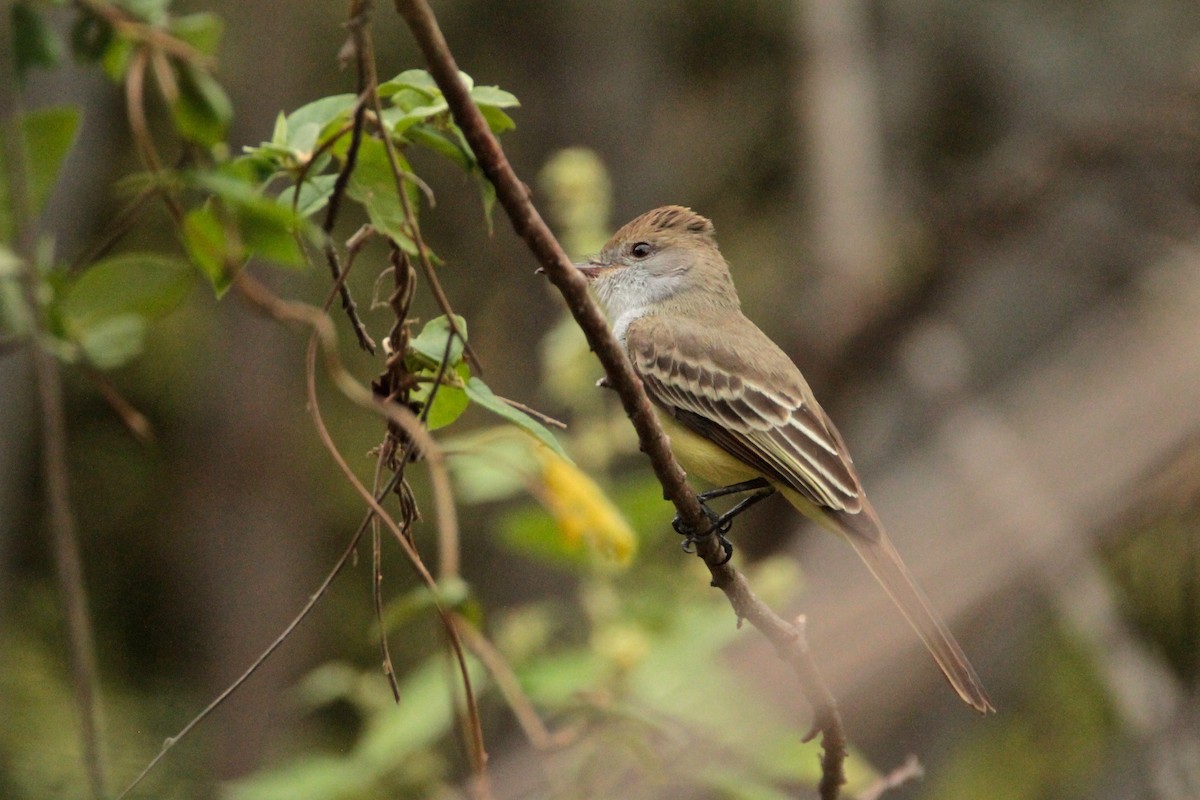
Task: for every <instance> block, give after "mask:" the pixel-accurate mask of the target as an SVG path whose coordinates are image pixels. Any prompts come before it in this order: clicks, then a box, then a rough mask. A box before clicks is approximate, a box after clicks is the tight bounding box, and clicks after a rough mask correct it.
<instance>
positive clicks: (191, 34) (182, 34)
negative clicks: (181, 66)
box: [167, 12, 225, 56]
mask: <svg viewBox="0 0 1200 800" xmlns="http://www.w3.org/2000/svg"><path fill="white" fill-rule="evenodd" d="M167 30H169V31H170V32H171V33H172V34H173V35H174V36H175V37H177V38H179V39H182V40H183V41H185V42H187V43H188V44H190V45H191V46H192V47H194V48H196V49H197V50H199V51H200V52H201V53H204V54H205V55H208V56H211V55H216V52H217V47H218V46H219V45H220V44H221V34H222V32H223V31H224V30H225V22H224V21H223V20H222V19H221V18H220V17H219V16H217V15H216V14H211V13H207V12H202V13H199V14H186V15H184V16H182V17H176V18H175V19H173V20H171V23H170V25H168V26H167Z"/></svg>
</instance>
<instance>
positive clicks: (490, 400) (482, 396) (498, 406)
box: [467, 378, 571, 461]
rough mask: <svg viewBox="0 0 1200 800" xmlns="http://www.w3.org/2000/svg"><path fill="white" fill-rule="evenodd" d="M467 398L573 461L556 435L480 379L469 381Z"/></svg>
mask: <svg viewBox="0 0 1200 800" xmlns="http://www.w3.org/2000/svg"><path fill="white" fill-rule="evenodd" d="M467 397H469V398H471V402H472V403H477V404H479V405H481V406H483V407H484V408H486V409H487V410H488V411H491V412H492V413H493V414H496V415H498V416H500V417H503V418H504V419H506V420H508V421H509V422H511V423H513V424H514V425H516V426H517V427H519V428H521V429H522V430H524V431H526V432H527V433H529V434H531V435H532V436H533V437H534V438H535V439H537V440H538V441H539V442H541V443H542V444H544V445H546V446H547V447H549V448H550V449H551V450H553V451H554V452H555V453H557V454H558V455H560V456H562V457H563V458H564V459H566V460H567V461H570V460H571V459H570V457H569V456H568V455H567V454H566V451H564V450H563V449H562V445H560V444H559V443H558V439H556V438H554V434H552V433H551V432H550V431H549V429H547V428H546V426H545V425H543V424H542V423H540V422H538V421H537V420H536V419H534V418H533V417H531V416H529V415H528V414H526V413H525V412H524V411H521V410H519V409H516V408H513V407H512V406H510V405H509V404H508V403H506V402H504V401H503V400H501V399H500V398H499V397H497V396H496V395H495V394H494V393H493V392H492V390H491V389H489V388H488V385H487V384H486V383H484V382H483V381H481V380H479V378H471V379H470V380H469V381H467Z"/></svg>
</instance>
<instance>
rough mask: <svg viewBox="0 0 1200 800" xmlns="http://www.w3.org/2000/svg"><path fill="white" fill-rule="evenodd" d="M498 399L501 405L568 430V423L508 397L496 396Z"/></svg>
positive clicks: (554, 426)
mask: <svg viewBox="0 0 1200 800" xmlns="http://www.w3.org/2000/svg"><path fill="white" fill-rule="evenodd" d="M496 399H497V400H499V401H500V402H501V403H504V404H505V405H508V406H512V407H513V408H515V409H517V410H518V411H524V412H525V413H526V414H528V415H529V416H531V417H536V418H538V419H540V420H541V421H542V422H544V423H546V424H547V425H549V426H551V427H553V428H559V429H560V430H564V431H565V430H566V429H567V423H565V422H563V421H561V420H557V419H555V418H554V417H552V416H550V415H549V414H546V413H544V412H542V411H538V410H537V409H536V408H531V407H529V406H527V405H525V404H524V403H520V402H517V401H516V400H509V399H508V398H507V397H500V395H496Z"/></svg>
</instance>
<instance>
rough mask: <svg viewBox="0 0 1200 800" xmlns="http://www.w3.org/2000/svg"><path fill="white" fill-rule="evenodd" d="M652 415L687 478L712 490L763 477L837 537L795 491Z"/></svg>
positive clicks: (818, 512)
mask: <svg viewBox="0 0 1200 800" xmlns="http://www.w3.org/2000/svg"><path fill="white" fill-rule="evenodd" d="M655 411H656V412H657V413H658V420H659V422H661V423H662V427H663V430H664V431H665V432H666V434H667V436H669V437H670V438H671V451H672V452H673V453H675V458H676V459H677V460H678V461H679V465H680V466H681V467H683V469H684V471H685V472H687V474H688V477H697V478H701V479H703V480H705V481H708V482H709V483H711V484H713V485H714V486H729V485H731V484H734V483H741V482H742V481H748V480H750V479H752V478H762V477H766V478H767V480H769V481H771V485H772V486H774V487H775V488H776V489H777V490H779V493H780V494H782V495H783V496H784V497H785V498H786V499H787V501H788V502H789V503H791V504H792V506H794V507H795V508H796V509H797V510H798V511H799V512H800V513H801V514H803V515H804V516H806V517H808V518H809V519H812V520H815V521H816V522H818V523H819V524H821V525H823V526H824V527H827V528H829V529H830V530H833V531H835V532H838V533H840V531H839V530H838V528H837V526H836V525H832V524H831V522H830V517H829V516H828V515H827V514H825V513H822V511H821V509H819V508H817V507H816V506H815V505H813V504H812V502H810V501H809V500H808V498H806V497H804V496H803V495H801V494H800V493H799V492H797V491H796V490H795V489H792V488H791V487H790V486H787V485H785V484H781V483H780V482H779V481H777V480H775V479H773V478H771V477H770V476H764V475H763V474H762V473H761V472H759V471H758V470H756V469H754V468H753V467H750V466H748V465H746V464H743V463H742V462H741V461H739V460H738V459H736V458H734V457H733V456H731V455H730V454H729V453H727V452H725V451H724V450H723V449H721V448H720V447H719V446H718V445H715V444H713V443H712V442H710V441H709V440H708V439H705V438H704V437H703V436H700V435H699V434H697V433H693V432H692V431H690V430H688V429H687V428H685V427H684V426H682V425H680V424H679V423H678V422H676V421H675V418H674V417H672V416H670V415H668V414H666V413H664V412H662V411H659V410H658V409H657V408H656V409H655Z"/></svg>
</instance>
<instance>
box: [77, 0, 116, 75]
mask: <svg viewBox="0 0 1200 800" xmlns="http://www.w3.org/2000/svg"><path fill="white" fill-rule="evenodd" d="M114 34H115V31H113V27H112V25H111V24H109V22H108V20H106V19H104V18H103V17H101V16H99V15H98V14H93V13H92V12H91V11H88V10H86V9H80V10H79V14H78V16H77V17H76V18H75V22H74V24H72V25H71V53H72V54H73V55H74V56H75V59H76V60H77V61H82V62H84V63H89V64H90V63H94V62H96V61H99V60H100V59H101V58H102V57H103V56H104V54H105V52H106V51H107V50H108V48H109V46H110V45H111V44H112V41H113V36H114Z"/></svg>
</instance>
